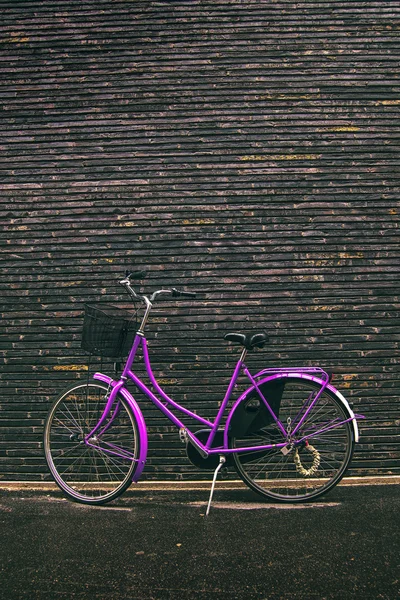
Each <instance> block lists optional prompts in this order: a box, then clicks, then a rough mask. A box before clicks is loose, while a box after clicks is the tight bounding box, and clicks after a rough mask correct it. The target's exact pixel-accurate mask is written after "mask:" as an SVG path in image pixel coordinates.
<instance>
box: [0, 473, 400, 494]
mask: <svg viewBox="0 0 400 600" xmlns="http://www.w3.org/2000/svg"><path fill="white" fill-rule="evenodd" d="M396 484H400V475H385V476H382V477H379V476H376V477H346V478H344V479H342V481H341V482H340V483H339V484H338V485H339V486H349V487H350V486H369V485H396ZM210 485H211V479H210V481H143V482H138V483H137V484H135V485H134V486H132V487H131V488H130V491H133V490H137V491H151V490H166V491H180V490H182V491H186V490H209V488H210ZM218 487H219V489H226V490H236V489H247V486H246V485H245V484H244V483H243V482H242V481H238V480H233V481H219V482H218ZM58 489H59V488H58V487H57V485H56V484H55V483H53V482H51V481H0V490H5V491H20V490H31V491H42V492H45V491H49V492H55V491H58ZM127 493H129V489H128V490H127Z"/></svg>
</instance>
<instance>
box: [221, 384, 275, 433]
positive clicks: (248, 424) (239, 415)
mask: <svg viewBox="0 0 400 600" xmlns="http://www.w3.org/2000/svg"><path fill="white" fill-rule="evenodd" d="M259 388H260V391H261V393H262V394H263V396H264V398H265V399H266V401H267V402H268V404H269V405H270V407H271V409H272V410H273V411H274V413H275V415H276V417H279V409H280V405H281V400H282V396H283V391H284V388H285V381H267V382H266V383H263V384H262V385H260V386H259ZM271 423H274V419H273V417H272V415H271V413H270V411H269V410H268V408H267V407H266V406H265V403H264V401H263V399H262V398H261V397H260V395H259V393H258V392H257V390H256V389H255V390H254V391H253V392H251V393H250V394H249V395H248V397H247V398H245V399H244V400H243V401H242V402H241V403H240V404H239V405H238V407H237V408H236V410H235V412H234V414H233V416H232V420H231V423H230V428H229V435H230V436H231V437H245V436H247V435H250V434H252V433H255V432H256V431H259V430H260V429H262V428H263V427H267V426H268V425H271Z"/></svg>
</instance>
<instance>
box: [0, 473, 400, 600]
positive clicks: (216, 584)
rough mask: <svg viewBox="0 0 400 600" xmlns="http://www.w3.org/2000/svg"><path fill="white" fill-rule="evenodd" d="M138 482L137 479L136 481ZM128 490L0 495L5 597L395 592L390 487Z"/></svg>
mask: <svg viewBox="0 0 400 600" xmlns="http://www.w3.org/2000/svg"><path fill="white" fill-rule="evenodd" d="M139 485H140V484H139ZM207 497H208V493H207V492H206V491H204V490H202V491H195V490H192V491H182V490H180V489H179V484H177V488H176V490H173V491H166V490H164V491H162V490H157V491H150V492H149V491H143V490H142V491H141V490H140V487H139V486H137V487H136V488H133V490H132V491H128V492H127V493H126V494H125V495H124V496H123V497H122V498H120V499H118V500H116V501H114V503H112V504H109V505H106V506H104V507H89V506H84V505H79V504H74V503H71V502H70V501H68V500H65V499H64V498H63V497H62V496H61V494H60V493H58V492H55V493H51V494H49V493H44V492H37V491H36V492H32V491H27V490H25V491H19V492H4V491H3V492H1V498H0V523H1V526H0V527H1V530H0V531H1V548H0V597H1V598H2V599H4V600H14V599H20V598H21V599H22V598H24V599H25V598H26V599H29V600H36V599H40V600H42V599H43V600H44V599H46V600H53V599H54V600H58V599H64V598H65V599H67V600H69V599H85V600H86V599H87V600H89V599H90V600H98V599H101V600H105V599H107V600H130V599H134V600H153V599H154V600H170V599H174V600H194V599H196V600H211V599H213V600H226V599H228V598H229V599H232V600H253V599H254V600H278V599H279V600H292V599H296V600H297V599H302V600H303V599H311V600H313V599H318V600H323V599H332V598H335V599H336V598H338V599H339V598H340V599H341V600H346V599H348V598H360V599H363V600H365V599H367V600H369V599H372V598H373V599H378V598H380V599H381V598H383V599H387V600H397V599H398V598H400V566H399V565H400V552H399V545H400V536H399V529H400V510H399V508H400V502H399V488H398V486H397V485H386V486H355V487H342V486H340V487H337V488H335V489H334V490H333V491H331V492H330V493H329V494H328V495H327V496H326V497H325V498H324V499H323V500H319V501H316V502H314V503H313V504H304V505H299V506H296V505H292V506H286V505H277V504H272V503H263V502H262V501H261V502H260V500H261V499H260V498H259V497H258V496H256V495H255V494H253V493H252V492H251V491H247V490H244V491H243V490H221V489H218V484H217V489H216V493H215V496H214V499H215V502H214V505H213V508H212V509H211V513H210V515H209V517H208V518H206V517H204V513H205V504H206V501H207Z"/></svg>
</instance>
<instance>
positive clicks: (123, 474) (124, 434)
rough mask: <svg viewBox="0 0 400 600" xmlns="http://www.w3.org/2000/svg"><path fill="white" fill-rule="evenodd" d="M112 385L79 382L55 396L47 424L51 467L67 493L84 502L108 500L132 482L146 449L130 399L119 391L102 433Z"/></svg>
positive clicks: (45, 428) (49, 463) (103, 501)
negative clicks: (90, 437)
mask: <svg viewBox="0 0 400 600" xmlns="http://www.w3.org/2000/svg"><path fill="white" fill-rule="evenodd" d="M109 393H110V388H108V387H107V386H105V385H102V384H99V383H89V384H77V385H74V386H72V387H70V388H68V389H67V390H65V391H64V392H62V394H61V395H60V396H59V397H58V398H57V399H56V400H55V402H54V403H53V405H52V406H51V408H50V410H49V413H48V415H47V419H46V423H45V427H44V453H45V458H46V461H47V464H48V467H49V469H50V473H51V475H52V477H53V479H54V481H55V483H56V484H57V485H58V486H59V488H60V489H61V490H62V491H63V492H64V494H65V495H66V496H67V497H68V498H70V499H71V500H73V501H75V502H80V503H83V504H105V503H106V502H110V501H111V500H114V499H115V498H117V497H118V496H119V495H120V494H122V493H123V492H124V491H125V490H126V489H127V488H128V487H129V485H130V484H131V482H132V477H133V474H134V472H135V470H136V468H137V457H138V455H139V449H140V437H139V428H138V426H137V423H136V418H135V415H134V414H133V412H132V410H131V408H130V406H129V404H128V403H127V402H126V401H125V400H124V398H122V396H120V395H118V396H117V399H116V402H115V403H114V406H113V407H112V410H111V412H110V415H109V416H108V417H107V421H106V422H105V424H104V425H103V427H102V432H101V433H100V434H99V436H98V438H97V437H96V438H94V439H93V440H92V444H91V445H90V446H89V445H87V444H86V443H85V441H84V437H85V436H86V435H87V434H88V433H90V431H91V430H92V429H93V428H94V427H95V425H96V423H97V422H98V420H99V418H100V416H101V415H102V413H103V410H104V407H105V405H106V400H107V396H108V394H109Z"/></svg>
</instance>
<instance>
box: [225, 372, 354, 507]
mask: <svg viewBox="0 0 400 600" xmlns="http://www.w3.org/2000/svg"><path fill="white" fill-rule="evenodd" d="M278 381H281V382H282V384H283V393H282V398H281V400H280V407H279V420H280V421H281V423H282V424H283V426H284V427H285V428H287V427H288V425H289V424H291V426H292V430H294V428H295V426H296V423H298V422H299V421H300V417H301V415H302V414H304V412H305V410H306V409H307V407H309V406H310V404H311V402H312V399H313V398H315V396H316V394H317V393H318V391H319V390H320V389H321V386H320V385H319V384H316V383H314V382H312V381H309V380H306V379H302V378H300V377H297V378H296V377H294V378H292V377H290V378H282V379H281V380H278ZM266 399H267V400H268V397H266ZM243 402H244V403H246V402H247V403H248V409H249V410H252V411H254V395H252V398H251V399H249V400H247V399H244V400H243ZM259 402H262V401H261V400H260V401H259ZM241 404H242V403H240V405H239V406H241ZM243 409H244V411H246V404H245V405H244V406H241V411H243ZM241 414H242V413H241ZM348 418H349V415H348V414H347V411H346V409H345V407H344V406H343V404H342V403H341V402H340V401H339V400H338V399H337V398H336V397H335V395H334V394H333V393H332V392H330V391H329V390H327V389H325V390H324V392H323V393H322V395H321V396H320V398H319V399H318V400H317V402H316V404H315V405H314V407H313V408H312V409H311V411H310V413H309V414H308V415H307V417H306V419H305V421H304V423H303V424H302V426H301V428H300V430H299V431H298V432H297V433H296V435H295V436H294V438H293V440H292V441H293V447H292V448H291V449H290V450H289V451H288V452H287V453H286V449H283V450H284V451H282V448H272V449H270V450H261V451H257V450H254V451H252V450H250V451H248V452H243V453H237V454H236V453H235V454H234V455H233V460H234V465H235V468H236V470H237V472H238V474H239V476H240V477H241V479H242V480H243V481H244V482H245V483H246V484H247V485H248V486H249V487H250V488H251V489H253V490H254V491H255V492H257V493H259V494H261V495H263V496H266V497H268V498H271V499H274V500H279V501H283V502H303V501H306V500H311V499H313V498H317V497H318V496H320V495H321V494H324V493H326V492H327V491H328V490H330V489H331V488H332V487H334V486H335V485H336V484H337V483H338V482H339V481H340V480H341V478H342V477H343V475H344V474H345V472H346V469H347V467H348V465H349V463H350V460H351V457H352V454H353V450H354V435H353V428H352V425H351V423H350V422H346V423H345V422H344V421H346V420H347V419H348ZM271 420H272V419H270V421H271ZM284 441H285V438H284V436H283V434H282V432H281V431H280V429H279V428H278V426H277V425H276V423H275V422H274V421H273V422H272V423H269V424H267V425H266V426H264V427H261V428H260V429H259V430H257V431H254V432H252V433H250V434H246V435H242V436H240V437H231V438H230V447H231V448H244V447H251V446H262V445H270V444H279V443H280V444H281V443H283V442H284Z"/></svg>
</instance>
